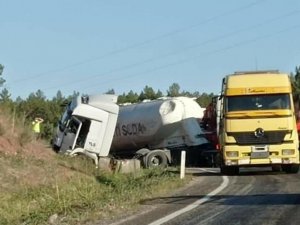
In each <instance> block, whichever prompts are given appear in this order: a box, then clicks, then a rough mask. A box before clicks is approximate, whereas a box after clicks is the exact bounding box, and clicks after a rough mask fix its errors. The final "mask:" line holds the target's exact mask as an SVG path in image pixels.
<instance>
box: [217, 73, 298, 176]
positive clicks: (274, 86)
mask: <svg viewBox="0 0 300 225" xmlns="http://www.w3.org/2000/svg"><path fill="white" fill-rule="evenodd" d="M220 102H221V104H220V115H219V116H220V118H219V119H220V123H219V144H220V154H219V156H220V157H219V159H220V169H221V173H223V174H228V175H234V174H238V173H239V169H240V167H248V166H252V167H259V166H269V167H272V169H273V170H274V171H278V170H282V171H284V172H286V173H297V172H298V170H299V140H298V133H297V127H296V118H295V111H294V105H293V96H292V88H291V81H290V78H289V76H288V75H287V74H283V73H280V72H278V71H254V72H252V71H247V72H236V73H234V74H231V75H227V76H226V77H225V78H224V79H223V81H222V92H221V96H220Z"/></svg>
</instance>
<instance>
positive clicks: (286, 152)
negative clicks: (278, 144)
mask: <svg viewBox="0 0 300 225" xmlns="http://www.w3.org/2000/svg"><path fill="white" fill-rule="evenodd" d="M294 154H295V150H294V149H282V155H294Z"/></svg>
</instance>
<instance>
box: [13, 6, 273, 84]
mask: <svg viewBox="0 0 300 225" xmlns="http://www.w3.org/2000/svg"><path fill="white" fill-rule="evenodd" d="M265 1H268V0H256V1H253V2H251V3H249V4H246V5H243V6H241V7H238V8H236V9H232V10H229V11H227V12H224V13H221V14H218V15H215V16H212V17H211V18H208V19H206V20H203V21H201V22H199V23H196V24H193V25H190V26H187V27H183V28H179V29H176V30H173V31H170V32H168V33H165V34H161V35H158V36H156V37H153V38H151V39H148V40H144V41H141V42H139V43H135V44H133V45H129V46H127V47H124V48H120V49H116V50H113V51H110V52H108V53H106V54H103V55H101V56H98V57H95V58H91V59H88V60H85V61H80V62H76V63H73V64H70V65H67V66H65V67H61V68H56V69H53V70H50V71H47V72H43V73H39V74H36V75H33V76H29V77H26V78H22V79H16V80H13V81H12V82H13V83H14V84H15V83H19V82H23V81H27V80H31V79H36V78H38V77H43V76H46V75H48V74H53V73H57V72H61V71H65V70H68V69H70V68H73V67H77V66H81V65H84V64H87V63H91V62H94V61H97V60H100V59H103V58H106V57H109V56H112V55H115V54H119V53H122V52H124V51H128V50H130V49H134V48H137V47H141V46H144V45H147V44H150V43H152V42H155V41H157V40H161V39H164V38H167V37H170V36H174V35H177V34H178V33H182V32H185V31H187V30H190V29H194V28H196V27H199V26H201V25H204V24H206V23H210V22H212V21H214V20H217V19H219V18H222V17H224V16H228V15H232V14H234V13H237V12H241V11H243V10H247V9H249V8H250V7H253V6H256V5H258V4H261V3H263V2H265Z"/></svg>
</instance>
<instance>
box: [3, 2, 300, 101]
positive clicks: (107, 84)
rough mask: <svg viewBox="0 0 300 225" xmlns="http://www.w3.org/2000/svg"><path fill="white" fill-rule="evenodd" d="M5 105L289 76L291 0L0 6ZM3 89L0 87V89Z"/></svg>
mask: <svg viewBox="0 0 300 225" xmlns="http://www.w3.org/2000/svg"><path fill="white" fill-rule="evenodd" d="M0 9H1V12H0V64H2V65H3V66H4V67H5V68H4V71H3V74H2V77H3V78H4V79H5V80H6V82H5V84H4V87H5V88H7V89H8V91H9V92H10V94H11V95H12V98H13V99H15V98H17V97H18V96H20V97H21V98H23V99H26V98H27V97H28V96H29V94H31V93H35V92H36V91H37V90H42V91H43V93H44V94H45V96H46V97H47V98H49V99H51V98H52V97H54V96H55V95H56V93H57V92H58V90H60V91H61V92H62V93H63V95H64V96H68V95H71V94H73V93H74V91H76V92H79V93H81V94H103V93H105V92H107V91H108V90H111V89H114V91H115V93H116V94H118V95H120V94H123V93H128V92H129V91H130V90H132V91H134V92H136V93H138V94H139V93H140V92H141V91H142V90H143V89H144V87H145V86H146V85H147V86H149V87H152V88H153V89H154V90H155V91H157V90H160V91H162V92H163V94H166V93H167V90H168V89H169V87H170V86H171V85H172V84H173V83H178V84H179V86H180V90H181V91H189V92H196V91H198V92H199V93H200V94H201V93H215V94H217V93H219V91H220V88H221V81H222V78H223V77H224V76H226V75H228V74H230V73H233V72H235V71H249V70H279V71H281V72H285V73H291V72H295V68H296V66H300V41H299V40H300V1H299V0H243V1H240V0H226V1H220V0H210V1H207V0H206V1H204V0H186V1H183V0H148V1H146V0H51V1H45V0H44V1H41V0H26V1H23V0H0ZM2 88H3V87H2Z"/></svg>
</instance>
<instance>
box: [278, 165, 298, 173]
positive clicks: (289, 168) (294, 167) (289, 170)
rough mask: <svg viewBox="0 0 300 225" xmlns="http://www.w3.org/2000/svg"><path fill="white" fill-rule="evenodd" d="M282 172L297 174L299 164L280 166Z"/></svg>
mask: <svg viewBox="0 0 300 225" xmlns="http://www.w3.org/2000/svg"><path fill="white" fill-rule="evenodd" d="M281 167H282V170H283V171H284V172H286V173H298V171H299V164H291V165H281Z"/></svg>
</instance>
